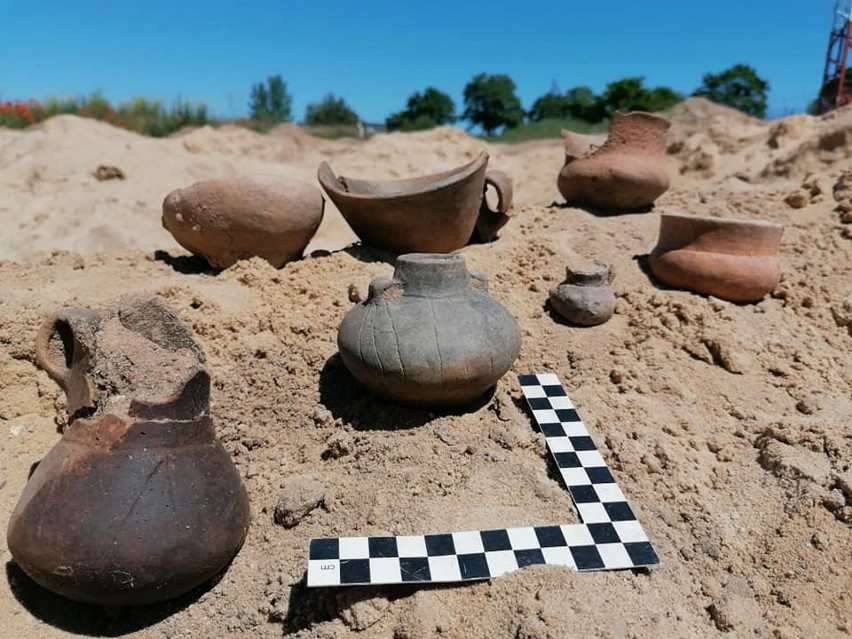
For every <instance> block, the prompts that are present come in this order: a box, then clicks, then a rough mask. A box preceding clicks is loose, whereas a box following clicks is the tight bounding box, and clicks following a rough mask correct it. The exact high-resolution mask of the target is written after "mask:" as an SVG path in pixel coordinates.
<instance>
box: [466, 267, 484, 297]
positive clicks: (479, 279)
mask: <svg viewBox="0 0 852 639" xmlns="http://www.w3.org/2000/svg"><path fill="white" fill-rule="evenodd" d="M470 288H472V289H473V290H474V291H479V292H480V293H485V294H486V295H487V294H488V276H487V275H485V273H482V272H481V271H470Z"/></svg>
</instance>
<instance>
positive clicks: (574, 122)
mask: <svg viewBox="0 0 852 639" xmlns="http://www.w3.org/2000/svg"><path fill="white" fill-rule="evenodd" d="M562 129H568V130H570V131H575V132H577V133H600V132H605V131H607V129H609V120H601V121H600V122H595V123H592V122H586V121H585V120H578V119H576V118H549V119H544V120H538V121H537V122H529V123H526V124H521V125H519V126H516V127H513V128H511V129H505V130H504V131H503V132H502V133H501V134H500V135H496V136H492V137H485V138H484V139H485V140H487V141H488V142H504V143H507V144H515V143H518V142H527V141H529V140H543V139H554V138H557V139H558V138H559V136H560V131H562Z"/></svg>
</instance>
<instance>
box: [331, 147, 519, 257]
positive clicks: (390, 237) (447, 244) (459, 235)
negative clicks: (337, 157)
mask: <svg viewBox="0 0 852 639" xmlns="http://www.w3.org/2000/svg"><path fill="white" fill-rule="evenodd" d="M487 165H488V154H487V153H485V152H482V153H480V154H479V157H477V158H476V159H475V160H474V161H473V162H470V163H469V164H466V165H464V166H462V167H458V168H455V169H452V170H449V171H444V172H443V173H436V174H432V175H424V176H421V177H416V178H411V179H407V180H392V181H378V180H372V181H367V180H356V179H352V178H348V177H343V176H340V177H338V176H336V175H335V174H334V172H333V171H332V170H331V167H330V166H329V165H328V163H327V162H323V163H322V164H320V166H319V169H318V170H317V178H318V179H319V182H320V184H321V185H322V187H323V189H325V192H326V193H327V194H328V196H329V197H330V198H331V200H332V201H333V202H334V204H335V205H336V206H337V208H338V209H339V210H340V213H341V215H343V217H344V219H345V220H346V221H347V222H348V224H349V226H350V227H352V230H353V231H354V232H355V234H356V235H357V236H358V237H359V238H360V239H361V241H362V242H363V243H364V244H365V245H367V246H373V247H376V248H380V249H384V250H386V251H391V252H393V253H409V252H423V253H450V252H452V251H455V250H458V249H460V248H461V247H463V246H465V245H466V244H468V243H469V242H470V241H471V240H475V241H480V242H490V241H492V240H493V239H494V238H495V237H496V234H497V231H498V230H499V229H500V228H501V227H502V226H503V225H505V224H506V222H508V220H509V217H510V210H511V208H512V181H511V180H510V179H509V177H508V176H507V175H506V174H505V173H502V172H500V171H488V172H486V167H487ZM487 186H492V187H494V189H495V190H496V191H497V194H498V200H499V201H498V205H497V209H496V210H492V209H491V208H490V207H489V206H488V202H487V200H486V198H485V197H484V192H485V188H486V187H487Z"/></svg>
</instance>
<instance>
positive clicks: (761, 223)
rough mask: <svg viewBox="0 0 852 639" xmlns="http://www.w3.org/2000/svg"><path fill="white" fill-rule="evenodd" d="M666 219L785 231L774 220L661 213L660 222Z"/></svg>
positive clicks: (780, 224) (782, 226) (781, 225)
mask: <svg viewBox="0 0 852 639" xmlns="http://www.w3.org/2000/svg"><path fill="white" fill-rule="evenodd" d="M664 218H669V219H672V220H685V221H689V222H692V221H695V222H705V223H708V224H716V225H718V226H726V227H737V226H740V227H753V228H763V229H783V228H784V225H783V224H782V223H780V222H773V221H772V220H743V219H739V218H730V217H710V216H706V215H683V214H680V213H661V214H660V222H662V221H663V219H664Z"/></svg>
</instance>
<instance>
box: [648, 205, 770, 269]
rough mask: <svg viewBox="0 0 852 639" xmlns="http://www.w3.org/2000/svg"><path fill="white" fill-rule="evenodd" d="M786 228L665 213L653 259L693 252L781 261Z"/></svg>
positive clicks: (758, 221)
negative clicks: (780, 251) (669, 254)
mask: <svg viewBox="0 0 852 639" xmlns="http://www.w3.org/2000/svg"><path fill="white" fill-rule="evenodd" d="M783 233H784V225H783V224H781V223H779V222H773V221H771V220H741V219H736V218H721V217H704V216H694V215H679V214H673V213H663V214H661V215H660V230H659V235H658V238H657V245H656V247H654V250H653V251H652V258H654V256H657V258H659V257H660V256H661V255H662V254H664V253H667V252H669V251H678V250H690V251H699V252H704V253H718V254H726V255H733V256H737V257H744V256H746V257H747V256H751V257H758V256H759V257H766V258H771V259H778V252H779V249H780V246H781V236H782V235H783Z"/></svg>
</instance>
